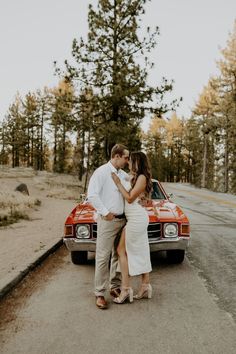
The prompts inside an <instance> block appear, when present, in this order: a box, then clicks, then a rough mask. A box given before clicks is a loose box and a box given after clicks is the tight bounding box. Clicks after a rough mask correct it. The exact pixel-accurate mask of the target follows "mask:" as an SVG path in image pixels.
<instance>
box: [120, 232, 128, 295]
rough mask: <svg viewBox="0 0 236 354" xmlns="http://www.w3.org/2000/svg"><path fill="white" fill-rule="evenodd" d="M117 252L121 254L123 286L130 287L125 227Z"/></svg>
mask: <svg viewBox="0 0 236 354" xmlns="http://www.w3.org/2000/svg"><path fill="white" fill-rule="evenodd" d="M117 253H118V256H119V262H120V269H121V275H122V280H121V284H122V287H123V288H128V287H129V267H128V258H127V253H126V247H125V228H124V229H123V230H122V233H121V237H120V241H119V244H118V247H117Z"/></svg>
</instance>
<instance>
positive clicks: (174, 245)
mask: <svg viewBox="0 0 236 354" xmlns="http://www.w3.org/2000/svg"><path fill="white" fill-rule="evenodd" d="M188 244H189V237H188V238H187V237H176V238H172V239H162V240H159V241H155V240H150V239H149V246H150V251H151V252H156V251H169V250H186V249H187V247H188Z"/></svg>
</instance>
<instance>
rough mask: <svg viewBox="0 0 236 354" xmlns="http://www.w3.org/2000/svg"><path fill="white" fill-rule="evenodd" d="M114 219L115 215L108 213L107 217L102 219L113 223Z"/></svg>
mask: <svg viewBox="0 0 236 354" xmlns="http://www.w3.org/2000/svg"><path fill="white" fill-rule="evenodd" d="M114 217H115V215H114V214H112V213H108V214H107V215H106V216H103V217H102V218H103V220H107V221H111V220H113V219H114Z"/></svg>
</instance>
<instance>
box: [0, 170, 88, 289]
mask: <svg viewBox="0 0 236 354" xmlns="http://www.w3.org/2000/svg"><path fill="white" fill-rule="evenodd" d="M20 183H25V184H26V185H27V187H28V190H29V194H30V198H35V199H39V200H40V201H41V205H40V206H35V207H34V208H33V209H30V210H29V211H28V212H27V213H28V216H29V220H20V221H18V222H17V223H15V224H11V225H8V226H6V227H0V245H1V246H0V290H1V289H3V288H4V286H6V285H7V284H8V283H9V282H11V281H12V279H14V278H15V277H16V276H17V275H18V274H19V273H21V272H22V271H23V270H24V269H26V268H27V267H28V266H29V265H30V264H32V263H33V262H35V260H36V259H37V258H39V257H40V256H41V255H42V254H43V253H45V251H46V250H47V249H49V248H51V247H52V246H53V245H54V244H56V243H57V242H58V241H59V240H60V239H61V238H62V236H63V229H64V222H65V219H66V217H67V216H68V214H69V213H70V211H71V210H72V208H73V207H75V206H76V204H77V202H78V199H79V196H80V191H81V189H80V188H79V183H78V181H77V179H76V177H72V176H65V175H63V176H60V175H55V174H47V173H41V174H35V173H34V172H33V173H32V172H31V173H22V171H21V172H20V173H16V174H12V175H11V173H5V175H4V174H3V173H2V174H1V171H0V186H1V190H6V189H8V190H14V189H15V188H16V186H17V185H18V184H20Z"/></svg>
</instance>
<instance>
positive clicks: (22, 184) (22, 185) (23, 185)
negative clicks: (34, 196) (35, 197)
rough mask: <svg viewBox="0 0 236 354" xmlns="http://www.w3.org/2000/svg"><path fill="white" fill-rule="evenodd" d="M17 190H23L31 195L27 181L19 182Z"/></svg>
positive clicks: (22, 191)
mask: <svg viewBox="0 0 236 354" xmlns="http://www.w3.org/2000/svg"><path fill="white" fill-rule="evenodd" d="M15 191H17V192H21V193H22V194H25V195H29V190H28V187H27V185H26V184H25V183H21V184H19V185H18V186H17V187H16V189H15Z"/></svg>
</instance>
